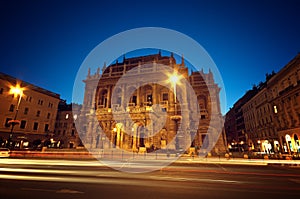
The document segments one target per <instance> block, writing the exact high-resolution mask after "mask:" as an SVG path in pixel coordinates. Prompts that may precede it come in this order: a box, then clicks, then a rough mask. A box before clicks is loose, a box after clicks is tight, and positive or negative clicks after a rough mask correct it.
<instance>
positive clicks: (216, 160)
mask: <svg viewBox="0 0 300 199" xmlns="http://www.w3.org/2000/svg"><path fill="white" fill-rule="evenodd" d="M11 157H12V158H21V159H64V160H85V161H92V160H96V159H98V160H105V161H116V162H117V161H131V162H143V163H145V162H149V163H150V162H164V161H166V162H175V163H178V164H231V165H260V166H267V165H271V166H288V167H299V168H300V160H283V159H280V160H276V159H244V158H229V159H228V158H225V157H222V156H220V157H216V156H212V157H198V156H195V157H191V156H187V155H183V156H181V157H176V156H175V155H174V154H172V155H171V156H169V157H168V156H167V155H166V154H158V155H157V154H135V153H134V154H132V155H124V157H123V154H113V155H112V154H94V155H93V154H91V153H89V152H74V151H73V152H37V151H12V153H11ZM172 159H173V160H174V161H172ZM170 160H171V161H170Z"/></svg>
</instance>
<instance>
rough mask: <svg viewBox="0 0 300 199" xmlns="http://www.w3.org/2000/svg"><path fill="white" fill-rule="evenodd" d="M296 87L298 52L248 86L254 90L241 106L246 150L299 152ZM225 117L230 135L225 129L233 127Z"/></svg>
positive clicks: (299, 105)
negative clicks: (276, 69) (257, 83)
mask: <svg viewBox="0 0 300 199" xmlns="http://www.w3.org/2000/svg"><path fill="white" fill-rule="evenodd" d="M299 91H300V54H298V55H297V56H296V57H295V58H294V59H292V60H291V61H290V62H289V63H288V64H287V65H286V66H284V67H283V68H282V69H281V70H280V71H279V72H278V73H277V74H275V73H272V74H268V75H267V76H266V81H265V82H263V83H261V84H260V85H259V86H258V87H255V88H254V89H252V92H254V93H255V94H254V95H252V96H250V97H249V98H248V99H247V100H246V101H245V103H244V104H243V105H242V106H241V110H242V115H243V118H244V128H242V131H243V132H244V134H245V135H246V137H245V140H244V141H245V142H246V143H247V145H248V146H249V149H250V150H255V151H259V152H263V153H288V154H293V153H298V152H300V142H299V136H300V96H299V94H300V92H299ZM230 111H231V110H230ZM230 111H229V112H228V113H227V115H228V116H229V115H231V114H230ZM226 121H227V122H226V123H225V126H226V125H227V127H226V130H227V133H228V135H230V134H231V132H230V131H229V130H230V128H234V127H233V126H232V125H231V123H230V122H229V121H230V120H229V119H227V120H226ZM229 126H230V127H229ZM228 137H229V136H228Z"/></svg>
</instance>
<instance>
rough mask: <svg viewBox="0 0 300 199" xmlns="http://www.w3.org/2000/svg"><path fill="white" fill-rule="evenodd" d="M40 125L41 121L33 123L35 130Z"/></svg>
mask: <svg viewBox="0 0 300 199" xmlns="http://www.w3.org/2000/svg"><path fill="white" fill-rule="evenodd" d="M38 127H39V123H38V122H35V123H33V130H35V131H36V130H37V129H38Z"/></svg>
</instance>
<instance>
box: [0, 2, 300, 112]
mask: <svg viewBox="0 0 300 199" xmlns="http://www.w3.org/2000/svg"><path fill="white" fill-rule="evenodd" d="M299 10H300V1H297V0H295V1H289V0H288V1H276V0H275V1H271V0H270V1H265V0H258V1H255V0H254V1H252V0H251V1H232V0H230V1H226V0H223V1H221V0H220V1H209V0H207V1H188V0H185V1H156V0H155V1H153V0H151V1H138V0H137V1H133V0H132V1H106V2H105V1H71V0H70V1H55V0H50V1H30V0H27V1H13V0H12V1H9V0H6V1H5V0H2V1H0V25H1V31H0V44H1V47H0V71H1V72H4V73H6V74H9V75H11V76H14V77H17V78H19V79H22V80H24V81H27V82H30V83H33V84H35V85H38V86H40V87H42V88H45V89H48V90H50V91H53V92H56V93H58V94H60V95H61V98H62V99H66V100H67V102H71V99H72V89H73V83H74V79H75V77H76V73H77V70H78V69H79V67H80V65H81V64H82V62H83V60H84V59H85V57H86V56H87V55H88V54H89V52H90V51H91V50H92V49H93V48H95V47H96V46H97V45H98V44H99V43H100V42H102V41H104V40H105V39H107V38H109V37H110V36H113V35H115V34H117V33H119V32H122V31H125V30H129V29H132V28H139V27H163V28H169V29H173V30H176V31H179V32H181V33H183V34H186V35H188V36H189V37H191V38H193V39H195V40H196V41H197V42H198V43H200V44H201V45H202V46H203V47H204V48H205V49H206V51H207V52H208V53H209V54H210V56H211V57H212V59H213V60H214V62H215V63H216V65H217V67H218V69H219V71H220V73H221V75H222V78H223V82H224V85H225V88H226V96H227V107H226V110H225V111H227V110H228V109H229V107H232V105H233V104H234V102H235V101H236V100H237V99H238V98H240V97H241V96H242V95H243V94H244V93H245V92H246V90H248V89H251V87H252V85H253V84H257V83H259V82H260V81H264V79H265V74H266V73H267V72H269V73H270V72H272V70H274V71H275V72H277V71H278V70H280V69H281V68H282V67H283V66H284V65H285V64H287V63H288V62H289V61H290V60H291V59H292V58H293V57H295V56H296V55H297V53H298V52H300V37H299V34H300V26H299V19H300V12H299ZM120 45H122V44H120ZM120 56H121V55H120ZM225 111H224V110H223V113H225Z"/></svg>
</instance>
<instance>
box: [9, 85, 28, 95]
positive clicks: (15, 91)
mask: <svg viewBox="0 0 300 199" xmlns="http://www.w3.org/2000/svg"><path fill="white" fill-rule="evenodd" d="M23 90H24V88H21V87H20V84H17V85H16V86H11V87H10V91H9V93H10V94H14V95H22V94H23Z"/></svg>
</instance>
